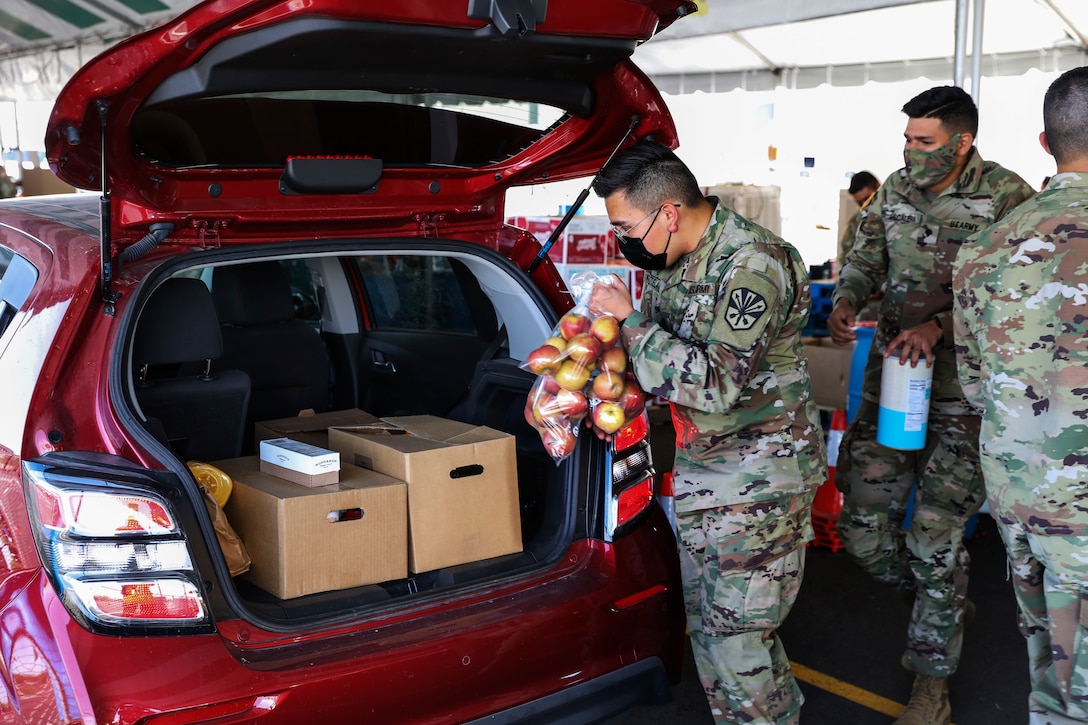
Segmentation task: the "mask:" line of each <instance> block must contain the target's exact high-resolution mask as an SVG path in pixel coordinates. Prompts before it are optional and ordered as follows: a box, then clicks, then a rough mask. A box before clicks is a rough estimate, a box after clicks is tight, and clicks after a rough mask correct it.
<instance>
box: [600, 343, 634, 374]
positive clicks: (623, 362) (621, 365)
mask: <svg viewBox="0 0 1088 725" xmlns="http://www.w3.org/2000/svg"><path fill="white" fill-rule="evenodd" d="M597 367H599V368H600V369H601V370H607V371H608V372H610V373H615V374H616V375H620V376H622V375H623V373H624V372H625V371H626V370H627V351H626V350H624V349H623V348H622V347H612V348H609V349H607V350H605V351H604V352H602V353H601V357H600V359H599V360H598V361H597Z"/></svg>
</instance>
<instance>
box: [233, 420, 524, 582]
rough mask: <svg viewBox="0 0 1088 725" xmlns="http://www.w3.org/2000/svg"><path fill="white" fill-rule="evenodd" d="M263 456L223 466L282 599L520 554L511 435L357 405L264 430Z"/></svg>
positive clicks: (249, 537)
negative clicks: (380, 412) (397, 415)
mask: <svg viewBox="0 0 1088 725" xmlns="http://www.w3.org/2000/svg"><path fill="white" fill-rule="evenodd" d="M256 440H257V441H258V444H257V445H258V447H259V455H257V456H248V457H243V458H235V459H229V460H223V461H215V462H213V464H214V465H215V466H216V467H218V468H220V469H222V470H223V471H225V472H226V473H227V474H228V475H229V476H230V477H231V478H232V479H233V483H234V486H233V492H232V494H231V497H230V500H229V501H228V502H227V505H226V507H225V511H226V514H227V516H228V518H229V519H230V522H231V525H232V526H233V527H234V529H235V531H236V532H237V533H238V535H239V536H240V537H241V539H242V541H243V542H244V543H245V545H246V548H247V549H248V551H249V555H250V557H251V558H252V560H253V563H252V566H251V567H250V570H249V571H248V572H246V573H245V574H243V575H242V576H244V577H246V578H247V579H248V580H249V581H251V582H253V583H254V584H256V585H257V586H259V587H261V588H262V589H264V590H266V591H268V592H270V593H272V594H274V595H275V596H277V597H279V598H281V599H290V598H293V597H299V596H304V595H306V594H313V593H316V592H323V591H331V590H335V589H345V588H349V587H356V586H363V585H366V584H376V583H381V582H385V581H393V580H397V579H403V578H405V577H406V576H408V573H409V572H411V573H421V572H425V571H431V570H434V569H439V568H442V567H447V566H455V565H458V564H464V563H468V562H472V561H477V560H480V559H487V558H491V557H495V556H502V555H504V554H512V553H516V552H519V551H521V547H522V544H521V520H520V511H519V501H518V488H517V464H516V460H515V448H514V438H513V436H510V435H508V434H506V433H502V432H500V431H496V430H493V429H490V428H486V427H483V426H473V425H469V424H467V423H460V422H457V421H452V420H445V419H442V418H436V417H433V416H411V417H405V418H386V419H379V418H377V417H375V416H373V415H370V414H368V413H365V412H363V411H361V410H347V411H337V412H332V413H323V414H317V415H313V414H310V415H301V416H298V417H294V418H285V419H282V420H274V421H264V422H262V423H258V424H257V427H256Z"/></svg>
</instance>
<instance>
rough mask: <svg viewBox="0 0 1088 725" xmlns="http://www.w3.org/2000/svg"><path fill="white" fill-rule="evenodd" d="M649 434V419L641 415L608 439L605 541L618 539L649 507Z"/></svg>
mask: <svg viewBox="0 0 1088 725" xmlns="http://www.w3.org/2000/svg"><path fill="white" fill-rule="evenodd" d="M649 433H650V423H649V419H648V418H647V416H646V414H645V413H643V414H642V415H640V416H638V417H637V418H634V419H633V420H631V421H630V422H629V423H628V424H627V425H625V426H624V427H623V428H621V429H620V430H619V431H617V433H616V435H615V436H614V437H613V439H612V449H613V450H612V485H611V496H610V499H609V506H608V512H607V519H606V521H607V525H606V527H605V533H606V538H607V539H608V540H609V541H611V540H614V539H615V538H616V537H617V536H622V535H623V533H624V532H625V531H627V530H629V529H630V528H631V527H632V526H633V525H634V524H635V523H636V522H637V521H638V520H639V519H640V518H641V516H642V514H644V513H645V512H647V511H649V509H650V506H651V505H652V504H653V500H654V481H653V475H654V467H653V460H652V458H651V456H650V443H649V440H648V438H649Z"/></svg>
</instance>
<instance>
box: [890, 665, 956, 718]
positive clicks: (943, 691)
mask: <svg viewBox="0 0 1088 725" xmlns="http://www.w3.org/2000/svg"><path fill="white" fill-rule="evenodd" d="M951 722H952V706H951V705H950V704H949V702H948V680H947V679H946V678H944V677H926V676H925V675H918V676H916V677H915V678H914V687H913V688H911V691H910V701H909V702H907V709H906V710H904V711H903V714H901V715H900V716H899V719H898V720H896V721H895V722H894V723H893V725H949V723H951Z"/></svg>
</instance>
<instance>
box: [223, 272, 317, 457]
mask: <svg viewBox="0 0 1088 725" xmlns="http://www.w3.org/2000/svg"><path fill="white" fill-rule="evenodd" d="M211 280H212V282H211V287H212V300H213V301H214V304H215V309H216V312H217V313H218V315H219V322H220V326H221V332H222V336H223V357H222V363H223V364H224V365H226V366H229V367H232V368H236V369H238V370H244V371H245V372H246V373H248V374H249V377H250V379H251V380H252V384H253V392H252V398H251V401H250V406H249V417H248V421H247V427H246V445H247V446H248V445H250V444H251V441H252V432H253V423H254V422H255V421H261V420H269V419H274V418H285V417H289V416H293V415H297V414H298V413H299V412H300V411H302V410H306V409H308V408H309V409H313V410H314V411H315V412H322V411H325V410H328V408H329V356H328V351H327V350H326V348H325V343H324V341H323V340H322V339H321V335H320V334H318V332H317V331H316V330H314V329H313V327H311V326H310V325H309V324H308V323H307V322H305V321H304V320H300V319H298V318H296V317H295V313H294V304H293V302H292V299H291V284H290V281H289V280H288V278H287V274H286V273H285V272H284V270H283V267H282V266H281V265H280V264H279V262H275V261H271V262H257V263H253V264H236V265H231V266H226V267H216V268H215V269H214V270H213V271H212V277H211Z"/></svg>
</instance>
